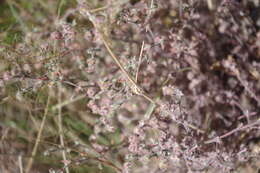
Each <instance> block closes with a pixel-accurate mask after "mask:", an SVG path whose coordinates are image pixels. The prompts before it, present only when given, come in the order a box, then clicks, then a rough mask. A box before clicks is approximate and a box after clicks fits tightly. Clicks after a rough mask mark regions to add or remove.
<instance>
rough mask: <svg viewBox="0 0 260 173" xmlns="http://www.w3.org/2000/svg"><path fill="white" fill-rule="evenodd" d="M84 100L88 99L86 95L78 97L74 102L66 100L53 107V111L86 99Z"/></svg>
mask: <svg viewBox="0 0 260 173" xmlns="http://www.w3.org/2000/svg"><path fill="white" fill-rule="evenodd" d="M84 98H86V95H85V94H82V95H79V96H78V97H76V98H74V99H73V100H66V101H64V102H61V103H58V104H57V105H55V106H53V107H52V110H55V109H60V108H62V107H64V106H66V105H68V104H71V103H74V102H76V101H78V100H81V99H84Z"/></svg>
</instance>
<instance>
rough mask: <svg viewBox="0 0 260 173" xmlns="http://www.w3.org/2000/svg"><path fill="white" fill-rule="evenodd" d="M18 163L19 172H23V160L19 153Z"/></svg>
mask: <svg viewBox="0 0 260 173" xmlns="http://www.w3.org/2000/svg"><path fill="white" fill-rule="evenodd" d="M18 164H19V170H20V173H23V160H22V156H21V155H19V156H18Z"/></svg>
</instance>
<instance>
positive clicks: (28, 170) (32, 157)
mask: <svg viewBox="0 0 260 173" xmlns="http://www.w3.org/2000/svg"><path fill="white" fill-rule="evenodd" d="M49 104H50V95H48V99H47V104H46V107H45V111H44V115H43V119H42V122H41V126H40V129H39V132H38V134H37V138H36V142H35V145H34V147H33V150H32V155H31V157H30V159H29V161H28V164H27V166H26V169H25V170H26V171H25V172H26V173H29V172H30V170H31V168H32V164H33V161H34V157H35V155H36V152H37V149H38V145H39V142H40V139H41V136H42V132H43V127H44V125H45V121H46V118H47V114H48V107H49Z"/></svg>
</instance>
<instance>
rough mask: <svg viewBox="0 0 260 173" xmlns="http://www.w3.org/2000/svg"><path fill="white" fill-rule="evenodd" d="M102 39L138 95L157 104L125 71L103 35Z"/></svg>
mask: <svg viewBox="0 0 260 173" xmlns="http://www.w3.org/2000/svg"><path fill="white" fill-rule="evenodd" d="M100 34H101V37H102V41H103V43H104V45H105V47H106V49H107V51H108V52H109V54H110V56H111V57H112V58H113V60H114V61H115V62H116V64H117V65H118V67H119V68H120V70H121V71H122V72H123V73H124V74H125V76H126V77H127V79H128V80H129V81H130V82H131V83H132V84H133V85H134V87H135V89H137V94H139V95H142V96H143V97H144V98H145V99H147V100H148V101H150V102H152V103H155V102H154V101H153V99H152V98H150V97H149V96H148V95H146V94H145V93H144V91H143V89H142V88H140V87H139V86H138V85H137V83H136V82H135V80H134V79H133V78H132V77H131V76H130V75H129V74H128V72H127V71H126V70H125V68H124V67H123V65H122V64H121V62H120V61H119V60H118V58H117V57H116V56H115V54H114V53H113V51H112V50H111V49H110V47H109V45H108V43H107V41H106V40H105V38H104V36H103V34H102V33H100Z"/></svg>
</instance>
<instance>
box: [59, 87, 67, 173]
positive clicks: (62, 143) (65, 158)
mask: <svg viewBox="0 0 260 173" xmlns="http://www.w3.org/2000/svg"><path fill="white" fill-rule="evenodd" d="M58 102H59V104H60V103H61V84H60V83H59V84H58ZM61 109H62V107H61V106H59V107H58V126H59V135H60V145H61V147H62V148H65V147H64V146H65V145H64V139H63V128H62V116H61ZM62 158H63V160H64V161H67V157H66V150H62ZM65 171H66V173H69V168H68V167H67V166H66V167H65Z"/></svg>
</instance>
